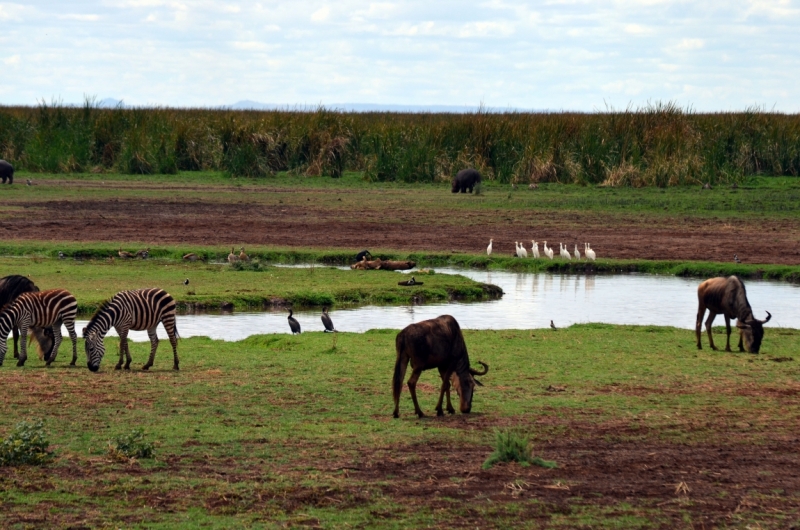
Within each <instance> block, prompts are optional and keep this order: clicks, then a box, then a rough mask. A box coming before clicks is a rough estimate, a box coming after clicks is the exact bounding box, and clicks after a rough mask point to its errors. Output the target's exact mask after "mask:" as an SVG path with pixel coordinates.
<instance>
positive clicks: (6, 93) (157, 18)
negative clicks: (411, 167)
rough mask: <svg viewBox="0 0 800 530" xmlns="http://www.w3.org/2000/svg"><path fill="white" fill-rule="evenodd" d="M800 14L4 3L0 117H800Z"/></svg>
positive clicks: (314, 2)
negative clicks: (37, 112) (75, 107)
mask: <svg viewBox="0 0 800 530" xmlns="http://www.w3.org/2000/svg"><path fill="white" fill-rule="evenodd" d="M798 11H800V10H799V9H798V5H797V1H796V0H795V1H789V0H730V1H726V2H723V1H722V0H709V1H708V2H692V1H689V0H612V2H607V1H601V0H555V1H548V2H536V3H534V2H521V1H520V2H517V1H513V0H478V1H477V2H476V1H468V0H462V1H455V0H440V1H438V2H430V1H427V2H422V1H420V0H407V1H404V2H398V1H393V0H377V1H376V0H373V1H364V0H339V1H338V2H337V3H335V4H334V3H331V2H330V0H295V1H294V2H291V3H290V2H274V1H273V2H263V1H262V2H260V3H248V2H233V3H231V2H223V1H221V0H99V1H98V0H73V1H71V2H55V1H54V0H43V1H41V2H34V3H31V4H25V5H22V4H12V3H7V2H2V0H0V21H2V22H3V32H2V33H0V50H2V55H1V56H0V61H3V62H2V64H4V65H8V66H7V67H10V63H8V62H7V61H9V60H11V59H12V58H15V57H16V58H17V59H14V60H15V61H18V62H15V63H13V65H14V70H15V75H14V76H11V77H9V78H4V79H3V83H2V87H1V88H0V104H4V103H6V104H7V103H28V104H31V103H35V101H36V100H37V98H42V97H44V98H46V99H48V100H49V99H50V97H51V96H56V97H61V98H62V99H63V100H64V101H80V100H81V99H82V97H83V94H96V95H97V96H98V97H100V98H103V97H114V98H117V99H121V98H124V99H125V100H126V102H128V103H131V104H142V103H159V104H166V105H220V104H230V103H233V102H235V101H238V100H241V99H253V100H260V101H264V102H270V103H280V104H288V105H294V104H311V105H316V104H319V103H324V104H332V103H342V102H368V103H387V104H390V103H398V104H472V105H476V104H478V103H480V102H481V101H483V102H485V104H486V105H488V106H491V107H505V106H508V105H512V106H516V107H521V108H548V109H560V108H566V109H570V108H573V109H578V110H592V109H594V108H598V107H599V108H604V102H608V103H610V104H612V105H614V106H615V107H622V108H624V107H626V106H627V105H628V103H632V104H633V105H634V106H635V105H637V104H640V103H646V102H647V101H653V100H678V101H679V103H682V104H686V105H688V104H692V105H693V106H694V108H695V109H698V110H704V109H705V110H713V109H720V108H722V109H731V108H737V107H741V108H744V107H746V106H749V105H752V104H753V103H758V102H761V103H763V104H766V105H768V107H769V108H772V105H773V104H776V105H777V106H776V108H777V109H778V110H786V111H798V110H800V86H798V83H796V79H795V77H796V76H795V75H793V74H789V72H796V71H798V70H800V56H799V55H798V54H797V53H796V50H797V49H800V34H798V32H797V31H796V30H795V28H796V27H797V26H798V24H800V12H798ZM22 58H24V60H22ZM734 80H735V81H736V82H735V83H734V82H733V81H734Z"/></svg>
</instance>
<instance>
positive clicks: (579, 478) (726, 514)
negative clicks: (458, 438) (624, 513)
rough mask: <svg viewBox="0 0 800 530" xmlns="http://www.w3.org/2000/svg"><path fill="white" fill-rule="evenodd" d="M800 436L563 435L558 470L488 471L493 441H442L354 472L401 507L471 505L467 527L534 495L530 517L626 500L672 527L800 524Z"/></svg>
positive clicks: (543, 450) (514, 467)
mask: <svg viewBox="0 0 800 530" xmlns="http://www.w3.org/2000/svg"><path fill="white" fill-rule="evenodd" d="M799 442H800V440H795V441H794V442H791V443H788V444H775V445H768V446H759V447H757V448H747V447H744V446H725V445H691V446H684V445H681V444H667V443H659V442H635V443H634V442H622V443H619V442H606V441H603V440H602V439H593V440H570V439H562V440H555V441H552V442H549V443H546V444H542V445H539V446H537V448H536V450H537V451H536V452H537V453H538V454H540V455H541V456H543V457H544V458H547V459H553V460H556V461H557V462H558V464H559V468H558V469H544V468H540V467H536V466H531V467H522V466H520V465H518V464H501V465H497V466H495V467H493V468H492V469H489V470H483V469H481V467H480V466H481V464H482V462H483V461H484V460H485V459H486V457H487V456H488V454H489V448H487V447H477V446H469V445H464V446H461V447H454V446H453V445H451V444H447V445H445V444H440V443H434V444H430V445H423V444H419V445H414V446H409V447H391V448H387V449H383V450H376V451H372V452H368V453H365V454H364V455H363V457H362V458H361V459H360V460H359V461H358V462H357V463H353V465H352V466H350V467H348V468H347V469H349V470H350V473H351V476H353V477H356V478H359V479H362V480H366V481H369V482H375V483H380V484H381V487H382V488H383V490H384V491H385V493H386V494H387V495H390V496H391V497H392V498H393V499H395V500H396V501H397V502H398V503H400V504H406V503H411V504H424V505H436V504H437V503H438V502H443V501H444V500H445V499H457V500H461V501H464V503H465V504H466V506H469V507H471V510H472V512H473V517H474V519H473V520H469V518H467V520H464V521H462V523H463V526H468V525H470V524H475V523H476V522H478V521H479V520H480V515H479V511H480V507H481V506H483V507H485V506H486V504H487V503H501V504H502V503H507V502H509V501H512V500H521V499H529V500H536V501H537V502H536V503H534V504H531V505H529V506H528V508H527V512H526V513H525V519H529V518H534V519H536V518H539V519H543V520H544V519H549V518H550V517H551V516H552V515H553V514H555V513H560V514H570V513H573V512H577V511H579V510H581V509H582V508H585V507H587V506H593V507H595V508H609V509H610V508H614V507H617V506H618V505H620V504H622V503H626V504H629V505H630V506H631V507H632V508H631V512H632V513H634V512H635V513H639V514H640V515H641V514H643V513H647V511H648V510H655V511H658V512H659V513H660V515H659V516H657V517H655V520H654V521H653V522H656V523H657V524H660V525H662V526H664V527H677V526H682V525H683V524H684V519H683V517H684V514H686V513H688V514H690V515H691V518H692V521H693V523H694V525H695V527H697V526H696V525H698V524H703V525H706V527H707V528H710V527H714V526H716V525H719V524H725V523H730V522H732V520H733V519H734V518H736V517H739V518H742V517H745V518H746V517H753V518H756V519H763V520H766V521H769V520H773V518H774V517H775V516H776V515H778V514H785V515H789V514H794V515H793V517H794V518H795V519H794V521H795V522H798V519H797V518H798V515H797V513H798V509H800V496H798V495H799V494H800V453H799V452H798V450H800V443H799ZM643 510H644V511H643ZM791 517H792V516H789V520H792V519H791ZM648 518H649V517H648ZM778 520H779V519H774V521H778ZM786 522H787V521H784V523H786ZM674 525H676V526H674ZM790 526H791V524H788V525H786V527H790Z"/></svg>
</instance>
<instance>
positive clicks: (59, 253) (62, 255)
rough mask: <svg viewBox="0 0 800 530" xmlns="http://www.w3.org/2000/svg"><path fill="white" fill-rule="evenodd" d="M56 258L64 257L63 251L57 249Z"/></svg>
mask: <svg viewBox="0 0 800 530" xmlns="http://www.w3.org/2000/svg"><path fill="white" fill-rule="evenodd" d="M58 259H64V253H63V252H61V251H60V250H59V251H58Z"/></svg>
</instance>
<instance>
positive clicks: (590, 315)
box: [64, 268, 800, 341]
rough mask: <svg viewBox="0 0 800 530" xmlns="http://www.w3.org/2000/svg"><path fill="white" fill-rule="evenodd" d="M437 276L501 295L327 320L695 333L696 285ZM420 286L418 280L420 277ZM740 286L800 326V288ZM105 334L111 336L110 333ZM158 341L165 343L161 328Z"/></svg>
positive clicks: (186, 323)
mask: <svg viewBox="0 0 800 530" xmlns="http://www.w3.org/2000/svg"><path fill="white" fill-rule="evenodd" d="M436 272H437V273H447V274H462V275H464V276H467V277H469V278H472V279H473V280H476V281H479V282H484V283H492V284H495V285H498V286H500V287H501V288H502V289H503V291H504V293H505V294H504V296H503V297H502V298H501V299H500V300H493V301H490V302H469V303H463V302H450V303H441V304H425V305H407V306H391V307H390V306H361V307H357V308H352V309H334V310H332V311H331V312H330V315H331V318H332V319H333V322H334V325H335V326H336V329H338V330H339V331H348V332H364V331H367V330H370V329H376V328H393V329H402V328H403V327H405V326H407V325H408V324H411V323H413V322H419V321H421V320H426V319H428V318H434V317H437V316H439V315H443V314H450V315H453V316H454V317H455V318H456V320H458V322H459V324H460V325H461V327H462V328H465V329H530V328H542V327H548V326H549V325H550V321H551V320H552V321H553V323H554V324H555V325H556V326H557V327H567V326H569V325H571V324H575V323H585V322H605V323H610V324H637V325H659V326H665V325H670V326H676V327H679V328H685V329H693V328H694V322H695V316H696V313H697V286H698V285H699V283H700V280H698V279H696V278H691V279H689V278H678V277H675V276H655V275H646V274H625V275H598V276H594V275H591V276H586V275H553V274H541V273H540V274H533V273H517V272H508V271H480V270H464V269H448V268H441V269H436ZM376 274H386V273H376ZM398 274H399V273H398ZM412 274H413V271H412ZM418 279H421V280H424V276H423V277H419V278H418ZM746 287H747V295H748V299H749V301H750V305H751V306H752V307H753V311H754V313H755V316H756V318H766V313H765V312H764V311H765V310H767V311H769V312H770V313H772V320H771V321H770V323H769V324H768V326H770V327H790V328H798V327H800V287H798V286H797V285H793V284H788V283H783V282H771V281H748V282H747V283H746ZM320 314H321V313H320V311H319V310H318V309H314V310H310V311H304V310H300V311H297V312H295V318H297V320H298V321H299V322H300V326H301V327H302V329H303V331H322V330H323V329H324V328H323V327H322V322H321V321H320ZM287 315H288V313H287V312H286V311H266V312H258V313H232V314H195V315H179V316H178V317H177V325H178V331H179V333H180V335H181V337H193V336H207V337H210V338H213V339H222V340H228V341H236V340H241V339H244V338H246V337H248V336H250V335H254V334H263V333H289V325H288V323H287V320H286V317H287ZM715 324H717V325H723V324H724V319H722V317H717V320H716V321H715ZM85 325H86V323H85V321H81V322H78V323H77V325H76V327H77V329H78V332H79V333H80V329H82V328H83V326H85ZM64 331H65V336H66V330H64ZM110 335H114V331H113V330H112V331H111V333H110ZM130 337H131V339H132V340H135V341H144V340H148V339H147V333H146V332H144V331H141V332H131V334H130ZM159 337H163V338H166V333H165V332H164V329H163V327H162V326H159Z"/></svg>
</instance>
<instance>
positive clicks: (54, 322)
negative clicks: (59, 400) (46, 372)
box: [0, 289, 78, 366]
mask: <svg viewBox="0 0 800 530" xmlns="http://www.w3.org/2000/svg"><path fill="white" fill-rule="evenodd" d="M77 312H78V301H77V300H75V297H74V296H72V293H70V292H69V291H67V290H66V289H50V290H49V291H40V292H32V293H24V294H21V295H19V297H17V299H16V300H15V301H14V303H13V304H11V305H10V306H6V308H5V309H4V310H3V311H2V313H0V366H2V364H3V361H4V360H5V357H6V350H7V349H8V345H7V344H6V339H7V338H8V333H9V332H10V331H11V330H12V329H14V327H19V332H20V337H21V338H22V340H21V341H20V354H19V361H17V366H24V365H25V361H26V360H27V359H28V351H27V344H28V341H27V338H28V329H30V328H32V327H37V328H48V327H51V326H52V328H53V349H52V351H51V353H50V356H49V357H47V356H45V358H44V360H45V362H46V363H47V366H50V364H51V363H52V362H53V361H55V360H56V355H58V347H59V346H60V345H61V324H62V323H63V324H64V325H65V326H66V327H67V331H69V338H70V339H71V340H72V362H71V363H70V365H72V366H74V365H75V361H77V360H78V336H77V335H76V334H75V315H76V314H77Z"/></svg>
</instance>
